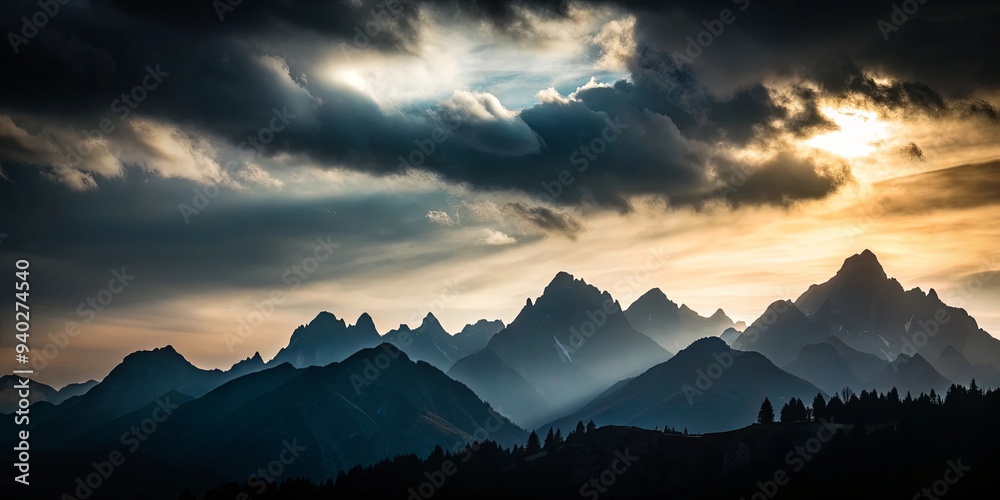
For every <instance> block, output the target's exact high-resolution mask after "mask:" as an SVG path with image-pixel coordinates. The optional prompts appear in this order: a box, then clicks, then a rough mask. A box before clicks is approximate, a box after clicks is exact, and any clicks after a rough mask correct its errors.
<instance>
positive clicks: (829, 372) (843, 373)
mask: <svg viewBox="0 0 1000 500" xmlns="http://www.w3.org/2000/svg"><path fill="white" fill-rule="evenodd" d="M886 364H888V363H886ZM782 368H783V369H784V370H785V371H787V372H788V373H791V374H792V375H795V376H796V377H799V378H802V379H803V380H806V381H808V382H809V383H811V384H813V385H815V386H816V387H819V388H820V389H823V391H824V392H826V393H827V394H836V393H838V392H840V390H841V389H843V388H845V387H850V388H851V389H853V390H855V391H861V389H863V388H864V389H867V388H868V387H867V386H863V385H862V381H861V379H859V378H858V377H857V375H855V374H854V370H852V369H851V366H850V365H849V364H848V363H847V361H846V360H844V358H843V357H841V356H840V354H839V353H838V352H837V350H836V349H834V347H833V346H832V345H830V344H828V343H826V342H820V343H819V344H809V345H807V346H805V347H803V348H802V350H801V351H799V355H798V357H797V358H796V359H795V361H792V362H791V363H789V364H787V365H785V366H784V367H782Z"/></svg>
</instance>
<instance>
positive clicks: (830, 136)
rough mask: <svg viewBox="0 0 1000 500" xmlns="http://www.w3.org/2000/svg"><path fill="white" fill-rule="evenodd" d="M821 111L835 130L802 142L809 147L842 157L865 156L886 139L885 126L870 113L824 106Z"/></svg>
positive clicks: (885, 124)
mask: <svg viewBox="0 0 1000 500" xmlns="http://www.w3.org/2000/svg"><path fill="white" fill-rule="evenodd" d="M821 111H822V112H823V115H824V116H826V117H827V118H828V119H829V120H830V121H832V122H833V123H834V124H836V125H837V127H838V130H835V131H833V132H827V133H825V134H820V135H817V136H814V137H812V138H811V139H809V140H807V141H805V144H806V145H807V146H810V147H814V148H817V149H822V150H825V151H828V152H830V153H833V154H835V155H838V156H842V157H844V158H859V157H862V156H867V155H870V154H872V153H874V152H875V150H876V149H878V147H879V145H880V143H882V142H883V141H885V140H886V139H888V138H889V124H888V123H886V122H883V121H880V120H879V119H878V114H877V113H875V112H874V111H865V110H861V109H851V108H833V107H825V108H822V109H821Z"/></svg>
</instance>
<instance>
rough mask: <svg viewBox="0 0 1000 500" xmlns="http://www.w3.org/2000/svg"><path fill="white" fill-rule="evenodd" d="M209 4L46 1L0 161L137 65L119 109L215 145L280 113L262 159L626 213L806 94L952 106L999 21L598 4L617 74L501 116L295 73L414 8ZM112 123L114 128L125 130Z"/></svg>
mask: <svg viewBox="0 0 1000 500" xmlns="http://www.w3.org/2000/svg"><path fill="white" fill-rule="evenodd" d="M434 3H441V4H445V3H446V4H448V5H449V6H457V7H458V9H457V10H455V12H460V13H461V14H449V15H454V16H463V15H464V16H471V17H474V18H479V19H484V20H488V21H490V22H492V23H494V25H495V26H497V27H498V28H500V30H501V31H503V32H507V33H510V34H512V35H514V36H530V35H537V33H532V32H531V31H532V30H533V29H534V28H533V27H532V25H531V23H530V22H528V20H527V19H526V18H525V17H524V16H523V15H521V13H520V12H521V10H520V9H522V8H523V6H525V5H532V4H531V3H528V4H525V3H513V2H510V3H509V2H485V1H480V2H434ZM213 5H215V4H213V3H212V2H193V1H191V2H170V1H167V0H156V1H152V2H108V1H92V2H87V3H80V4H79V6H77V5H75V4H68V5H65V6H61V7H60V11H59V12H58V13H57V14H56V15H54V16H51V19H49V21H48V22H47V24H46V26H44V27H42V28H41V29H39V30H38V32H37V34H35V35H33V36H31V37H30V38H29V39H27V41H26V43H20V42H19V43H18V52H17V53H14V51H13V50H9V51H0V66H3V67H5V68H9V69H10V71H9V72H8V73H7V74H8V75H9V76H8V77H6V78H4V79H3V80H2V81H0V113H3V114H8V115H10V116H11V117H12V119H13V121H12V122H11V123H13V124H14V126H13V127H11V126H7V127H3V126H0V134H2V137H0V155H3V156H2V157H0V162H11V161H16V162H19V163H33V164H37V165H39V166H42V167H43V168H44V167H45V165H46V164H48V163H50V162H52V159H51V157H50V156H47V155H45V154H41V153H40V152H39V151H41V150H44V149H45V144H44V143H43V144H41V145H39V140H40V139H39V138H40V137H42V135H41V132H42V129H43V128H44V126H45V125H46V124H57V125H60V126H65V127H73V128H75V129H77V130H80V129H86V130H92V129H94V128H96V127H98V124H99V123H100V122H101V120H102V119H105V118H108V117H110V118H111V119H112V120H115V119H119V118H121V117H122V116H123V114H125V113H126V111H124V110H125V108H123V107H122V104H121V102H116V100H118V99H120V98H121V96H122V94H123V93H129V92H130V91H132V89H134V88H136V86H137V85H141V84H142V83H143V81H144V79H145V78H146V75H147V74H148V72H149V71H150V68H154V69H157V71H160V72H163V73H167V74H168V75H167V76H165V77H164V81H163V82H162V84H160V85H159V86H157V88H155V90H149V91H148V92H144V95H145V97H144V99H143V100H142V102H139V103H136V110H135V111H133V110H129V111H128V113H139V114H141V115H142V116H144V117H150V118H156V119H159V120H163V121H166V122H170V123H174V124H178V125H179V126H181V127H183V128H184V129H185V130H186V131H189V132H192V133H198V132H203V133H207V134H210V135H212V136H213V137H221V138H223V139H225V140H226V141H228V142H230V143H231V144H233V145H237V144H240V143H241V142H242V141H245V140H246V139H247V138H248V137H249V136H252V135H254V134H256V133H257V132H258V131H259V130H260V129H261V128H262V127H265V126H266V125H267V123H268V121H269V120H270V118H271V117H272V115H273V113H274V112H275V110H281V111H282V112H285V113H288V114H290V115H294V116H295V118H294V119H293V120H292V121H291V123H290V124H289V126H288V129H287V130H286V131H284V132H283V133H282V134H280V135H278V136H276V137H275V139H274V142H273V143H272V144H269V146H268V148H267V149H266V150H265V151H264V154H265V155H268V156H273V155H276V154H278V153H292V154H295V155H300V157H308V158H311V159H313V160H316V161H317V162H318V163H320V164H322V165H329V166H333V167H341V166H346V167H348V168H353V169H356V170H360V171H364V172H369V173H372V174H376V175H393V174H396V173H399V172H400V170H401V169H402V170H406V169H409V168H419V169H425V170H429V171H431V172H434V173H436V174H438V175H440V176H441V177H443V178H445V179H447V180H449V181H453V182H458V183H466V184H468V185H470V186H472V187H474V188H479V189H486V190H491V189H499V190H515V191H520V192H524V193H527V194H529V195H531V196H533V197H536V200H537V201H544V202H548V203H554V204H560V205H574V204H579V203H582V202H592V203H597V204H598V205H603V206H607V207H613V208H616V209H618V210H622V211H627V210H628V209H629V205H628V201H627V199H628V197H630V196H634V195H654V196H659V197H662V198H665V199H667V200H669V201H670V202H671V203H685V204H693V205H699V204H701V203H703V202H705V201H707V200H710V199H715V198H719V197H720V195H719V192H720V191H719V188H720V181H719V180H718V179H714V178H712V176H711V174H710V172H711V171H713V170H714V169H716V168H718V166H719V164H720V163H725V161H726V160H725V159H723V158H720V157H719V156H718V155H717V154H716V153H715V152H713V151H711V150H710V147H708V146H707V144H713V143H716V142H719V141H721V142H723V143H729V144H736V145H745V144H748V143H751V142H754V141H757V140H759V139H760V138H761V137H766V136H767V134H768V133H769V132H773V131H774V130H773V129H772V128H771V127H772V123H773V122H774V121H775V119H780V120H782V121H783V122H784V123H785V125H784V126H785V130H787V131H791V132H792V133H793V134H796V135H799V136H802V135H807V134H809V133H811V132H813V131H816V130H821V129H825V128H830V127H831V124H830V123H829V122H828V121H826V120H825V118H823V116H822V115H821V114H819V112H818V111H817V106H816V102H817V100H818V99H819V98H821V97H822V96H823V95H824V94H832V95H840V96H846V95H851V94H859V95H864V96H867V97H868V98H869V99H871V100H872V101H873V102H875V103H876V104H878V105H881V106H885V107H888V108H900V107H902V108H907V109H909V108H914V109H920V110H924V111H926V112H941V111H942V110H945V109H951V107H952V105H951V104H950V102H951V101H950V100H949V99H953V98H963V99H964V98H965V94H966V93H967V92H969V91H971V90H972V89H973V88H972V87H970V85H972V84H973V82H975V83H980V84H986V85H990V84H993V83H995V78H994V77H995V76H996V75H995V73H996V72H997V71H998V70H997V69H996V68H997V67H1000V65H996V64H989V62H988V58H984V57H982V56H983V54H980V53H977V51H976V50H975V49H974V48H975V47H981V46H990V45H989V43H988V42H989V41H990V40H996V37H997V36H998V35H997V34H996V33H995V31H994V30H992V29H989V30H987V29H986V28H987V26H988V25H989V23H988V22H989V21H990V20H995V19H996V17H997V11H998V8H997V7H995V6H979V5H978V4H972V3H958V4H956V3H951V4H949V5H948V6H947V7H945V6H944V4H943V3H942V4H941V5H937V4H934V3H927V4H926V5H920V8H919V11H918V13H917V14H916V15H914V16H912V19H909V20H908V21H907V22H906V23H905V24H903V25H901V26H900V29H899V30H898V31H893V32H891V33H890V34H889V40H888V41H886V40H884V39H883V37H882V35H881V33H879V32H878V29H877V28H876V23H877V21H878V20H879V19H880V18H889V16H890V15H891V14H892V8H891V5H883V4H882V3H880V2H862V1H860V0H851V1H847V2H819V3H808V4H807V3H802V2H793V1H790V0H786V1H777V2H768V3H765V2H757V1H753V2H748V1H746V0H738V1H735V2H718V3H717V4H713V5H709V4H705V3H703V2H695V1H693V0H682V1H677V2H655V3H642V2H631V1H628V0H623V1H621V2H618V3H615V5H618V6H620V7H622V8H624V9H625V10H628V11H631V12H634V13H637V14H638V15H637V18H638V23H639V24H638V31H639V33H638V35H639V41H640V43H641V44H642V46H643V47H644V48H643V50H641V51H640V53H639V54H637V55H636V57H635V58H634V59H633V60H632V61H631V62H630V63H629V69H630V71H631V73H632V79H633V81H632V82H619V83H618V84H617V85H616V87H615V88H614V89H609V88H590V89H586V90H583V91H581V92H579V93H578V96H577V98H578V100H577V101H571V102H545V103H541V104H538V105H536V106H533V107H531V108H528V109H525V110H523V111H522V112H521V113H520V114H519V115H517V116H513V115H511V114H509V113H505V112H504V110H502V109H500V110H498V109H497V108H498V107H497V105H496V104H497V103H490V102H486V99H485V98H484V97H482V96H471V95H468V94H461V95H456V97H455V98H453V99H452V100H451V101H449V102H446V103H440V104H438V105H437V107H432V108H431V109H430V110H416V109H404V110H399V111H392V112H387V111H384V110H383V109H382V108H380V107H379V106H378V105H377V104H376V103H375V102H373V101H372V100H370V99H369V98H368V97H366V96H363V95H360V94H356V93H353V92H352V91H350V90H346V89H343V88H330V87H326V86H323V85H322V84H319V83H315V82H314V83H309V80H310V79H313V80H315V74H316V73H317V72H318V71H321V69H322V64H323V63H324V60H323V56H322V55H323V54H325V53H328V52H332V53H335V54H339V55H341V56H342V55H344V54H343V53H342V50H341V49H342V48H343V47H345V45H343V44H345V43H346V44H348V45H347V46H350V44H357V42H358V38H357V37H358V34H359V33H360V31H358V29H357V28H360V29H361V30H364V29H365V26H366V25H367V24H368V23H369V22H375V21H374V19H376V18H379V17H380V16H382V15H383V14H385V15H387V16H389V17H384V18H382V19H383V21H384V24H382V25H380V26H382V27H381V28H380V34H379V35H378V36H374V37H371V40H368V41H365V43H366V44H367V43H371V44H373V47H376V48H377V49H378V50H381V51H407V50H409V48H411V47H413V46H415V44H419V42H420V40H419V36H418V28H419V22H420V21H419V18H418V16H417V6H418V5H419V4H418V3H415V2H399V3H397V2H390V3H386V2H385V1H367V2H365V1H362V2H349V1H341V2H297V1H277V0H276V1H266V2H243V3H241V4H239V5H236V6H234V8H233V9H232V10H231V11H230V10H228V9H225V10H224V11H223V12H222V17H223V19H221V20H220V15H219V11H217V9H216V8H215V7H213ZM534 5H536V7H539V8H540V9H541V10H542V11H543V12H544V13H545V14H544V15H546V16H560V15H564V14H565V13H566V4H564V3H562V2H542V3H539V4H534ZM744 6H746V10H741V7H744ZM386 9H389V11H388V12H386ZM722 9H731V10H732V11H733V12H735V20H734V21H733V23H732V24H726V25H724V31H723V32H722V33H721V34H720V35H718V37H717V39H715V41H714V42H713V43H712V44H711V45H709V46H706V47H704V48H703V52H704V54H703V55H700V56H699V57H697V58H695V59H694V60H693V61H691V62H690V64H688V63H683V64H680V65H678V64H677V61H676V60H675V58H672V56H671V55H672V54H673V53H675V52H677V51H683V50H685V46H686V45H687V44H688V43H689V42H688V41H687V39H686V38H685V34H691V35H693V36H697V35H698V32H699V31H701V30H703V29H706V28H705V26H703V24H702V21H703V20H709V21H711V20H713V19H715V18H716V17H718V16H719V15H720V12H721V10H722ZM37 10H38V5H37V3H34V2H31V1H24V0H17V1H14V2H7V3H4V4H3V5H2V6H0V20H2V21H0V31H2V32H4V33H7V32H10V33H21V32H22V30H23V26H22V24H23V22H22V20H21V17H22V16H27V17H29V18H30V17H31V16H32V15H33V14H34V13H35V12H36V11H37ZM373 12H374V13H373ZM974 37H979V38H975V40H976V43H971V41H972V40H973V39H974ZM363 40H364V39H363ZM68 41H73V43H67V42H68ZM963 43H964V45H962V44H963ZM918 55H919V63H918ZM276 57H277V58H280V59H277V58H276ZM284 64H287V66H288V67H287V70H286V69H285V68H284V67H283V66H282V65H284ZM872 65H875V66H877V67H879V68H884V69H885V70H887V71H889V72H891V73H892V74H894V75H898V76H899V77H900V78H901V79H900V80H898V81H894V82H892V83H891V84H887V85H883V84H879V83H876V82H875V81H874V80H872V79H871V78H870V77H868V76H866V74H865V72H864V71H863V70H862V68H867V67H871V66H872ZM707 66H711V67H715V68H722V70H721V74H723V75H732V76H740V75H744V76H740V78H743V79H744V80H746V78H748V77H747V76H745V75H749V78H750V79H749V80H746V81H744V82H742V83H741V84H740V85H738V86H737V88H736V90H735V91H734V92H719V91H718V90H715V87H717V85H714V83H713V81H712V75H710V74H707V73H709V72H706V71H703V68H705V67H707ZM793 73H795V74H802V73H804V74H805V76H806V77H808V78H809V79H810V80H811V81H814V82H817V83H818V84H819V85H820V87H821V90H820V91H819V92H818V93H817V92H814V91H812V90H809V89H808V88H806V87H800V88H797V90H796V92H797V93H798V95H799V97H800V98H801V99H802V100H803V102H804V111H797V112H795V113H793V112H791V111H789V110H788V109H786V108H784V107H783V106H782V105H780V104H779V103H777V102H776V101H775V99H774V97H773V96H772V95H771V94H770V93H769V91H768V90H767V89H766V88H765V87H763V86H762V85H761V83H760V78H762V77H763V76H765V75H766V74H793ZM301 74H305V75H306V78H304V79H303V78H300V77H299V75H301ZM310 77H312V78H310ZM961 103H962V104H961V106H959V107H960V108H961V109H962V112H965V113H969V114H973V115H975V116H980V117H987V118H988V117H989V116H991V114H992V116H994V117H995V111H993V108H992V106H991V105H990V104H989V103H980V102H978V101H961ZM484 112H485V113H486V114H487V115H489V117H488V118H485V119H484V118H483V116H484ZM123 129H124V128H123V127H119V132H116V138H115V140H121V141H126V140H133V141H134V140H136V139H135V138H133V137H129V136H128V133H126V132H121V130H123ZM702 141H703V142H702ZM32 151H35V153H34V154H33V153H32ZM400 159H402V160H403V161H402V162H401V161H400ZM740 168H741V169H743V170H747V176H748V181H747V184H746V186H745V187H744V188H743V189H742V190H741V191H742V192H741V193H739V194H738V195H736V196H735V197H734V196H727V197H726V199H729V200H730V201H732V202H733V203H736V204H766V203H777V204H787V203H790V202H794V201H795V200H801V199H813V198H821V197H824V196H826V195H828V194H830V193H831V192H833V191H834V190H835V189H836V188H837V187H838V186H840V185H841V184H842V183H843V182H845V179H848V178H849V175H846V174H844V173H842V172H839V171H838V172H833V173H831V172H830V171H829V169H828V168H827V167H820V166H817V165H814V164H811V163H810V162H807V161H803V160H798V159H794V158H791V157H788V156H787V155H786V156H782V157H781V158H780V159H779V160H776V161H775V162H773V163H772V164H768V165H764V166H762V167H751V166H740ZM758 168H759V169H760V171H759V172H756V171H755V170H756V169H758Z"/></svg>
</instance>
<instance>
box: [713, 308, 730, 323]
mask: <svg viewBox="0 0 1000 500" xmlns="http://www.w3.org/2000/svg"><path fill="white" fill-rule="evenodd" d="M709 319H720V320H722V319H724V320H726V321H728V322H730V323H732V322H733V320H731V319H729V316H727V315H726V311H723V310H722V308H721V307H720V308H719V309H717V310H716V311H715V313H714V314H712V316H710V317H709Z"/></svg>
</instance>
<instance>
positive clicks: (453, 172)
mask: <svg viewBox="0 0 1000 500" xmlns="http://www.w3.org/2000/svg"><path fill="white" fill-rule="evenodd" d="M900 6H901V7H900ZM39 9H40V7H39V6H38V3H37V2H33V1H26V0H14V1H11V2H4V3H3V5H0V32H2V33H5V34H6V37H5V39H6V41H7V42H8V45H9V46H7V47H0V66H2V67H3V68H5V69H6V70H5V72H4V77H3V78H2V79H0V214H2V226H0V262H3V263H4V267H5V268H6V269H11V270H12V269H13V268H12V265H13V264H12V263H13V262H15V261H16V260H17V259H22V258H23V259H28V260H29V261H30V262H31V275H30V280H31V281H30V283H31V298H30V302H31V311H32V340H31V342H32V347H33V348H34V349H35V350H36V354H37V353H40V352H42V351H44V350H45V349H48V352H47V354H46V355H45V356H43V358H44V359H45V360H46V361H45V362H44V364H45V366H44V367H41V368H39V369H38V370H37V372H38V373H37V379H38V380H40V381H43V382H46V383H50V384H52V385H55V386H57V387H58V386H61V385H64V384H66V383H70V382H76V381H82V380H86V379H89V378H97V379H99V378H101V377H103V376H104V375H106V374H107V373H108V371H110V370H111V369H112V368H113V367H114V366H115V364H117V363H118V362H119V361H120V360H121V359H122V358H123V357H124V356H125V355H127V354H128V353H130V352H132V351H135V350H139V349H151V348H154V347H159V346H163V345H167V344H171V345H173V346H174V347H175V348H176V349H177V350H178V351H179V352H181V353H182V354H184V355H185V356H186V357H187V358H188V359H189V360H190V361H192V362H193V363H195V364H196V365H198V366H200V367H205V368H213V367H222V368H225V367H228V366H229V365H231V364H233V363H234V362H236V361H238V360H240V359H243V358H246V357H248V356H251V355H253V353H254V352H256V351H259V352H260V353H261V354H262V355H263V356H264V358H265V359H269V358H270V357H272V356H273V355H274V354H275V353H276V352H277V350H278V349H279V348H280V347H282V346H284V345H285V344H286V343H287V340H288V337H289V335H290V334H291V332H292V330H294V328H295V327H296V326H298V325H300V324H304V323H307V322H308V321H309V320H311V319H312V318H313V317H315V316H316V314H317V313H318V312H320V311H324V310H326V311H330V312H332V313H334V314H335V315H337V316H338V317H344V318H345V319H346V320H347V321H348V322H349V323H353V322H354V320H355V319H356V318H357V317H358V316H359V315H360V314H361V313H362V312H368V313H370V314H371V315H372V317H373V318H374V320H375V323H376V325H377V327H378V328H379V330H380V331H381V332H383V333H384V332H385V331H387V330H389V329H392V328H396V327H397V326H398V325H400V324H404V323H405V324H410V325H412V326H415V325H416V324H419V321H420V319H421V318H422V317H423V316H424V315H426V314H427V313H428V312H432V313H433V314H434V315H435V316H437V317H438V318H439V319H440V321H441V323H442V324H443V325H444V326H445V328H446V329H448V330H449V331H451V332H457V331H459V330H460V329H461V328H462V326H463V325H465V324H467V323H473V322H475V321H476V320H478V319H480V318H486V319H501V320H503V321H505V322H509V321H511V320H512V319H513V318H514V316H515V315H516V314H517V311H519V310H520V308H521V307H522V306H523V304H524V302H525V300H526V299H528V298H535V297H537V296H538V295H539V294H540V293H541V290H542V289H543V288H544V286H545V285H546V284H547V283H548V282H549V281H550V280H551V279H552V277H553V276H554V275H555V274H556V273H557V272H558V271H567V272H570V273H571V274H573V275H575V276H576V277H578V278H583V279H584V280H586V281H587V282H588V283H591V284H594V285H596V286H598V287H599V288H601V289H604V290H608V291H609V292H610V293H611V294H612V295H613V296H614V297H615V298H616V299H618V300H619V301H621V303H622V304H623V305H625V306H627V305H628V304H630V303H631V302H632V301H633V300H635V299H636V298H638V296H639V295H641V294H642V293H643V292H645V291H646V290H648V289H650V288H654V287H659V288H661V289H662V290H663V291H664V292H665V293H666V294H667V296H668V297H670V298H671V299H672V300H674V301H675V302H677V303H684V304H687V305H688V306H690V307H691V308H693V309H694V310H696V311H698V312H700V313H701V314H702V315H705V316H708V315H710V314H712V313H713V312H714V311H715V310H716V309H718V308H722V309H723V310H725V311H726V313H727V314H729V316H730V317H732V318H733V319H735V320H742V321H746V322H748V323H749V322H752V321H753V320H754V319H756V318H757V317H758V316H759V315H760V314H761V313H762V312H763V310H764V309H765V308H766V307H767V305H768V304H770V303H771V302H773V301H775V300H778V299H787V298H795V297H797V296H798V295H799V294H801V293H802V292H803V291H805V289H806V288H807V287H808V286H809V285H810V284H813V283H819V282H822V281H825V280H826V279H828V278H829V277H831V276H833V274H835V273H836V271H837V269H839V267H840V264H841V263H842V262H843V260H844V259H845V258H847V257H849V256H850V255H852V254H855V253H858V252H861V251H862V250H863V249H866V248H867V249H871V250H872V251H873V252H875V253H876V255H877V256H878V257H879V259H880V261H881V262H882V264H883V266H884V267H885V269H886V271H887V273H888V274H889V275H890V276H893V277H896V278H897V279H899V280H900V282H901V283H902V284H903V286H904V287H905V288H907V289H909V288H914V287H920V288H921V289H922V290H925V291H927V290H929V289H930V288H934V289H935V290H937V291H938V293H939V295H940V296H941V297H942V298H943V299H944V300H945V301H946V302H947V303H949V304H950V305H954V306H958V307H964V308H966V309H967V310H968V311H969V312H970V313H971V314H972V315H973V316H974V317H975V318H976V319H977V320H978V321H979V323H980V326H982V327H983V328H984V329H986V330H987V331H989V332H990V333H992V334H994V335H995V336H1000V311H997V310H996V307H995V304H997V303H998V299H1000V279H998V280H993V279H992V278H993V276H994V272H995V271H997V270H1000V262H998V256H1000V248H998V247H997V242H998V241H1000V217H998V215H1000V208H998V202H1000V140H998V139H1000V119H998V115H997V111H996V106H997V105H998V103H1000V64H998V63H1000V61H998V58H1000V55H998V53H997V52H996V51H995V50H993V48H994V47H997V46H1000V34H998V33H997V31H996V30H995V29H994V27H995V26H996V24H997V21H998V20H1000V5H996V4H993V5H988V4H982V3H980V2H972V1H964V0H956V1H953V2H948V3H945V2H926V3H923V4H920V3H918V2H910V3H906V2H903V3H899V4H898V5H896V6H895V7H894V4H893V3H892V2H871V1H862V0H846V1H841V2H793V1H791V0H778V1H771V2H763V1H760V0H718V1H714V2H703V1H701V2H695V1H693V0H680V1H658V2H637V1H632V0H620V1H581V2H578V1H563V2H554V1H541V2H532V1H528V2H525V1H518V2H506V1H493V0H489V1H471V2H469V1H464V0H463V1H457V0H455V1H444V0H425V1H409V0H406V1H403V0H381V1H365V0H346V1H322V2H315V1H296V0H282V1H277V0H273V1H257V2H241V3H238V4H237V3H236V2H226V1H225V0H219V1H215V2H202V1H198V2H195V1H190V2H188V1H180V2H178V1H167V0H152V1H149V2H140V3H137V2H117V1H96V0H91V1H83V0H77V1H74V2H70V3H68V4H66V5H62V4H59V7H58V11H57V12H55V13H51V12H50V13H46V12H43V11H40V10H39ZM904 9H905V10H904ZM39 12H41V13H40V14H39ZM12 299H13V297H10V298H6V297H5V298H3V300H2V301H0V304H2V305H0V312H2V317H3V318H7V319H5V320H4V322H3V324H2V325H0V331H2V332H3V335H2V337H0V355H2V356H4V359H12V358H13V354H12V350H13V347H12V346H13V343H14V341H13V330H12V329H11V322H10V320H9V318H11V317H12V314H13V312H12V303H11V300H12ZM255 311H256V313H255ZM251 319H253V320H254V323H256V324H254V325H250V328H249V331H250V334H249V335H247V336H246V338H239V339H238V341H233V335H234V334H235V332H237V330H238V328H240V325H241V324H243V323H246V322H248V321H250V320H251ZM258 319H260V321H257V320H258ZM67 330H71V331H72V332H73V333H74V334H75V335H74V336H72V337H69V336H68V335H65V336H64V335H63V334H62V333H65V332H66V331H67ZM242 331H244V332H246V331H248V330H247V329H246V328H244V329H243V330H242ZM64 337H65V338H68V340H67V341H65V342H61V339H64ZM49 344H51V345H50V346H49ZM47 346H48V347H47ZM49 358H51V359H49Z"/></svg>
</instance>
